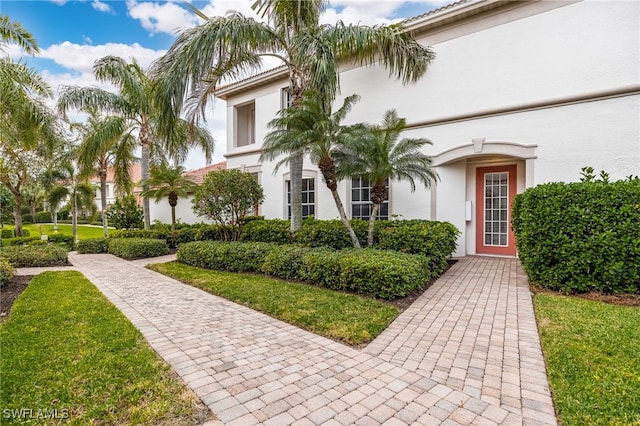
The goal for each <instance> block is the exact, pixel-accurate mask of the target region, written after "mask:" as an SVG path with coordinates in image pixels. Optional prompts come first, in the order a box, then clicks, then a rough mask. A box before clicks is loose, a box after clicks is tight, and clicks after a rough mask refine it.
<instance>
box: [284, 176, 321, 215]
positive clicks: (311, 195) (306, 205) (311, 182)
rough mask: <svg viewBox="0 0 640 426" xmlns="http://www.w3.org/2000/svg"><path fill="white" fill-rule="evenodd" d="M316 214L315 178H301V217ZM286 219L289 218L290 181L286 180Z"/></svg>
mask: <svg viewBox="0 0 640 426" xmlns="http://www.w3.org/2000/svg"><path fill="white" fill-rule="evenodd" d="M315 214H316V185H315V179H313V178H305V179H302V218H303V219H304V218H306V217H309V216H315ZM287 219H291V181H290V180H288V181H287Z"/></svg>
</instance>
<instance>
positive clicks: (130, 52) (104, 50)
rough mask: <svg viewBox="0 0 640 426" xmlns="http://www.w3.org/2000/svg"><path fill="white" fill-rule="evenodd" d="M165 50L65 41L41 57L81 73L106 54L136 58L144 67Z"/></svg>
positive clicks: (88, 71)
mask: <svg viewBox="0 0 640 426" xmlns="http://www.w3.org/2000/svg"><path fill="white" fill-rule="evenodd" d="M164 53H165V51H164V50H152V49H147V48H146V47H142V46H140V45H139V44H138V43H134V44H132V45H127V44H121V43H106V44H102V45H97V46H90V45H86V44H83V45H80V44H75V43H71V42H68V41H65V42H63V43H60V44H53V45H51V46H49V47H47V48H46V49H42V51H41V52H40V55H39V56H40V57H41V58H46V59H51V60H53V61H55V62H56V63H57V64H58V65H60V66H63V67H65V68H67V69H69V70H73V71H76V72H79V73H89V74H90V73H92V69H93V63H94V62H95V61H96V60H97V59H100V58H102V57H104V56H108V55H113V56H120V57H121V58H124V59H126V60H131V58H136V60H137V61H138V63H139V64H140V65H141V66H142V67H143V68H145V69H146V68H148V67H149V65H151V63H152V62H153V61H154V60H155V59H157V58H159V57H160V56H162V55H163V54H164Z"/></svg>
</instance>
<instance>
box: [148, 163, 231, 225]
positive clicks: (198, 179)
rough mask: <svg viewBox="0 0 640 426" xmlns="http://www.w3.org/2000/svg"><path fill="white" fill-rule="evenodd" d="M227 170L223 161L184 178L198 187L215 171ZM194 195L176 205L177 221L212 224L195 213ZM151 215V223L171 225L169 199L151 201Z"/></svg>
mask: <svg viewBox="0 0 640 426" xmlns="http://www.w3.org/2000/svg"><path fill="white" fill-rule="evenodd" d="M226 168H227V162H226V161H222V162H220V163H216V164H211V165H210V166H206V167H202V168H200V169H196V170H191V171H188V172H186V173H184V176H189V177H191V179H192V180H193V181H194V182H195V183H197V184H198V185H200V184H202V182H203V181H204V178H205V176H206V175H207V173H209V172H212V171H214V170H224V169H226ZM192 199H193V195H189V196H188V197H187V198H182V197H181V198H179V199H178V204H177V205H176V221H180V222H182V223H198V222H207V223H208V222H211V220H210V219H208V218H206V217H202V216H198V215H196V214H195V213H194V212H193V209H192V208H191V207H192V204H191V200H192ZM149 207H150V208H149V210H150V211H149V214H150V216H151V222H153V221H156V220H159V221H160V222H162V223H171V207H170V206H169V200H168V198H165V199H163V200H161V201H158V202H156V201H155V199H153V198H152V199H151V202H150V203H149Z"/></svg>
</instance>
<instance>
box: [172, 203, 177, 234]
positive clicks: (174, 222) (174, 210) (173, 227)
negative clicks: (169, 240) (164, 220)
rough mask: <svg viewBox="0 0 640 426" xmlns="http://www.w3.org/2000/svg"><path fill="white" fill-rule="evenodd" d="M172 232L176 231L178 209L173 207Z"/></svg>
mask: <svg viewBox="0 0 640 426" xmlns="http://www.w3.org/2000/svg"><path fill="white" fill-rule="evenodd" d="M171 230H172V231H175V230H176V207H175V206H171Z"/></svg>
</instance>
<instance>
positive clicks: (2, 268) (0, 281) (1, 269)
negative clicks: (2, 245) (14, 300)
mask: <svg viewBox="0 0 640 426" xmlns="http://www.w3.org/2000/svg"><path fill="white" fill-rule="evenodd" d="M14 273H15V270H14V268H13V266H11V264H10V263H9V261H8V260H7V259H6V258H4V257H1V256H0V287H4V286H5V285H7V284H9V282H10V281H11V280H12V279H13V274H14Z"/></svg>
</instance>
